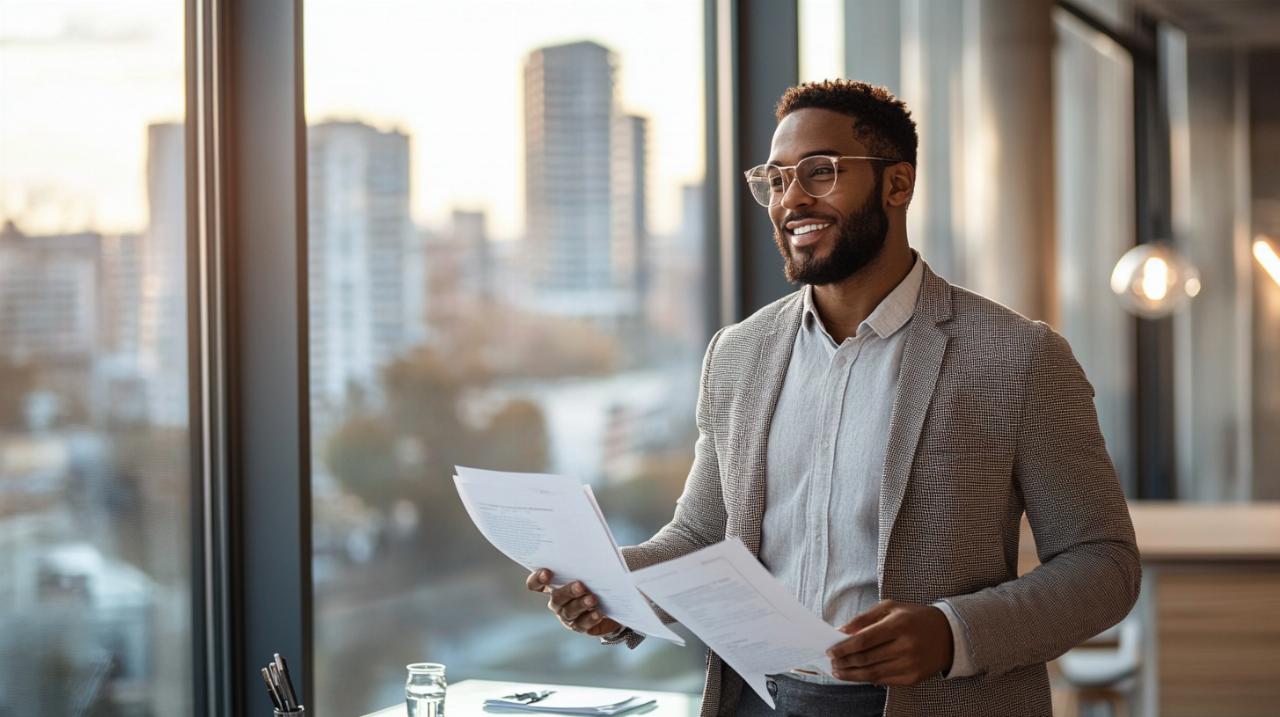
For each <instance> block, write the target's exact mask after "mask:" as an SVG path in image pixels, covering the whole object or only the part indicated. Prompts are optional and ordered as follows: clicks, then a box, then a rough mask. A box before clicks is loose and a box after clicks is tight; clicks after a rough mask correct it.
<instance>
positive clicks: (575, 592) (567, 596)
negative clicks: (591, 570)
mask: <svg viewBox="0 0 1280 717" xmlns="http://www.w3.org/2000/svg"><path fill="white" fill-rule="evenodd" d="M586 594H587V588H586V586H584V585H583V584H582V583H579V582H572V583H569V584H568V585H562V586H560V587H558V588H556V589H555V590H552V591H551V605H552V607H553V608H554V609H555V610H559V609H560V608H561V607H562V606H564V604H565V603H567V602H569V601H570V600H573V599H575V598H580V597H582V596H583V595H586Z"/></svg>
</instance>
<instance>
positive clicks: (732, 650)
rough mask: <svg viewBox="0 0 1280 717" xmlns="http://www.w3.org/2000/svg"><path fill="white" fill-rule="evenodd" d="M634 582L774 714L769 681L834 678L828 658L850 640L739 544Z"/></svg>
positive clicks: (723, 545)
mask: <svg viewBox="0 0 1280 717" xmlns="http://www.w3.org/2000/svg"><path fill="white" fill-rule="evenodd" d="M631 577H632V579H633V580H634V581H635V584H636V586H637V587H639V588H640V590H641V591H642V592H643V593H644V594H645V595H648V596H649V598H650V599H651V600H653V601H654V602H655V603H657V604H658V605H660V606H661V607H662V609H664V610H666V611H667V612H669V613H671V615H672V617H674V618H676V619H677V620H679V621H680V624H682V625H684V626H685V627H687V628H689V629H690V630H691V631H693V633H694V634H695V635H697V636H698V637H699V639H701V640H702V641H703V642H705V643H706V644H707V647H710V648H711V649H712V650H715V652H716V654H718V655H720V657H721V658H722V659H723V660H724V661H725V662H727V663H728V664H729V666H730V667H732V668H733V669H734V670H736V671H737V672H738V674H739V675H741V676H742V679H743V680H744V681H745V682H746V683H747V684H748V685H750V686H751V689H753V690H755V691H756V694H758V695H760V699H761V700H764V702H765V704H767V705H769V706H770V707H775V705H774V702H773V697H772V696H771V695H770V694H769V690H768V689H767V688H766V686H765V685H766V679H765V675H774V674H779V673H786V672H789V671H790V670H791V669H793V668H801V669H807V670H809V671H811V672H820V673H823V674H826V675H830V674H831V659H830V658H829V657H827V654H826V653H827V650H828V649H829V648H831V647H832V646H833V645H835V644H837V643H839V642H841V641H843V640H845V639H847V638H848V637H849V636H848V635H846V634H844V633H842V632H840V631H839V630H837V629H835V628H834V627H832V626H831V625H828V624H827V623H825V622H823V621H822V619H821V618H819V617H817V616H816V615H814V614H813V613H811V612H809V611H808V610H807V609H805V607H804V606H803V605H801V604H800V602H799V601H797V600H796V599H795V598H794V597H792V595H791V594H790V593H788V592H787V591H786V589H785V588H783V587H782V584H781V583H779V582H778V581H777V580H776V579H775V578H774V577H773V576H772V575H770V574H769V571H768V570H766V569H765V567H764V566H763V565H761V564H760V562H759V561H758V560H756V558H755V557H754V556H753V555H751V553H750V552H749V551H748V550H747V548H746V546H744V545H743V544H742V543H741V542H739V541H738V540H736V539H729V540H725V541H722V542H720V543H716V544H715V545H712V546H710V547H707V548H703V549H702V550H699V551H697V552H694V553H690V554H688V555H685V556H683V557H679V558H675V559H674V560H668V561H667V562H665V563H660V564H658V565H654V566H651V567H647V568H642V569H640V570H637V571H635V572H633V573H631Z"/></svg>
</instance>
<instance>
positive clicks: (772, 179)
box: [747, 164, 783, 207]
mask: <svg viewBox="0 0 1280 717" xmlns="http://www.w3.org/2000/svg"><path fill="white" fill-rule="evenodd" d="M782 186H783V185H782V173H781V172H779V171H778V169H777V167H771V166H769V165H767V164H762V165H760V166H758V167H755V168H753V169H752V170H751V171H749V172H747V187H749V188H750V189H751V196H752V197H754V198H755V200H756V202H758V203H759V204H760V206H762V207H770V206H773V205H774V204H776V203H777V199H778V198H781V197H782Z"/></svg>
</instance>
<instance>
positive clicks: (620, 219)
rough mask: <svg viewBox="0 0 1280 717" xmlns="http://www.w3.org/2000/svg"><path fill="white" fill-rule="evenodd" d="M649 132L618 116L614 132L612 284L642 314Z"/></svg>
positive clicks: (644, 124) (640, 122)
mask: <svg viewBox="0 0 1280 717" xmlns="http://www.w3.org/2000/svg"><path fill="white" fill-rule="evenodd" d="M648 128H649V120H648V119H647V118H645V117H641V116H640V115H633V114H625V115H621V116H620V117H618V118H617V120H615V122H614V131H613V176H612V180H613V276H614V279H613V284H614V287H615V288H616V289H618V290H620V291H622V292H624V294H625V296H626V298H627V299H628V300H629V304H630V305H629V306H627V307H626V308H627V310H628V313H635V314H639V313H643V307H644V305H645V297H646V295H647V293H648V289H649V276H650V272H649V251H650V247H649V226H648V219H647V215H648V207H647V206H646V204H647V201H648V192H647V184H648V161H647V159H648V156H647V155H648Z"/></svg>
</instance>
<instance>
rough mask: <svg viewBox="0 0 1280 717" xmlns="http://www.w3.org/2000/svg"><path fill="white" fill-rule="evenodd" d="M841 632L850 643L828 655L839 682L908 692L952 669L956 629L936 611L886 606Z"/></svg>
mask: <svg viewBox="0 0 1280 717" xmlns="http://www.w3.org/2000/svg"><path fill="white" fill-rule="evenodd" d="M840 631H841V632H844V633H847V634H848V635H850V637H849V639H847V640H845V641H843V642H841V643H839V644H837V645H835V646H834V647H832V648H831V649H830V650H827V656H828V657H830V658H831V668H832V674H833V675H834V676H835V677H836V678H837V679H841V680H847V681H849V682H870V683H872V684H876V685H893V686H903V685H914V684H916V683H919V682H923V681H924V680H926V679H928V678H930V677H933V676H935V675H937V674H940V673H942V672H945V671H946V670H949V669H951V651H952V646H951V625H950V623H948V622H947V616H946V615H945V614H943V612H942V611H941V610H939V609H938V608H936V607H933V606H930V605H911V604H908V603H901V602H895V601H893V600H883V601H881V602H880V603H878V604H876V606H875V607H873V608H871V609H870V610H868V611H866V612H864V613H862V614H861V615H859V616H857V617H855V618H854V619H853V621H852V622H850V623H849V624H848V625H845V626H844V627H842V628H840Z"/></svg>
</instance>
